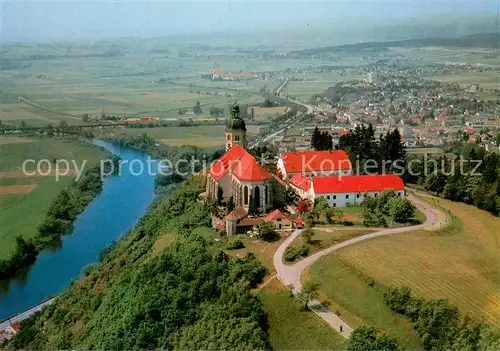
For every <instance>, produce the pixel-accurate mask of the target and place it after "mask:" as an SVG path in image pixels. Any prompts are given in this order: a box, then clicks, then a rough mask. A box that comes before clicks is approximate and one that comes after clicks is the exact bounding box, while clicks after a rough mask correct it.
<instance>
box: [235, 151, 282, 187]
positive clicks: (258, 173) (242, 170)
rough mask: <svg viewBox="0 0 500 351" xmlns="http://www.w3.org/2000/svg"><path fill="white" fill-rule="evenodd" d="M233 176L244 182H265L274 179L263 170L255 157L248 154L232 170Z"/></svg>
mask: <svg viewBox="0 0 500 351" xmlns="http://www.w3.org/2000/svg"><path fill="white" fill-rule="evenodd" d="M232 171H233V175H234V176H235V177H236V178H238V179H239V180H243V181H253V182H258V181H264V180H269V179H271V178H272V176H271V174H269V172H268V171H266V170H265V169H264V168H262V167H261V166H260V165H259V164H258V163H257V160H256V159H255V157H253V156H252V155H250V154H249V153H248V152H245V154H244V155H243V156H242V157H241V158H240V160H239V161H238V162H237V163H236V164H235V165H234V166H233V168H232Z"/></svg>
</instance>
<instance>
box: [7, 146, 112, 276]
mask: <svg viewBox="0 0 500 351" xmlns="http://www.w3.org/2000/svg"><path fill="white" fill-rule="evenodd" d="M9 138H10V139H9V140H8V141H11V143H7V144H6V145H3V146H2V155H3V156H2V162H1V164H0V166H1V167H0V168H1V169H2V178H1V184H2V187H3V188H8V189H14V188H15V189H18V188H19V190H22V188H23V187H27V186H28V185H29V191H28V192H27V193H24V194H17V193H16V192H4V193H3V194H2V195H0V200H1V202H2V204H4V203H7V204H8V206H2V209H1V211H0V223H1V224H2V225H1V226H2V234H1V236H0V242H1V243H2V245H1V246H2V250H0V251H1V252H0V281H1V280H5V279H8V278H12V277H14V276H15V275H16V274H18V273H19V272H20V271H22V270H25V269H26V268H27V267H29V266H30V265H31V264H33V262H34V261H35V260H36V257H37V256H38V254H39V253H40V252H41V251H42V250H44V249H46V248H50V247H57V246H58V245H60V242H61V235H63V234H70V233H71V231H72V223H73V221H74V220H75V218H76V216H77V215H78V214H79V213H81V212H82V211H83V210H84V208H85V207H86V205H87V204H88V203H90V202H91V201H92V200H93V199H94V198H95V196H96V195H97V194H98V193H100V191H101V189H102V181H101V178H100V169H99V163H100V160H101V159H104V158H109V156H110V155H111V154H110V153H109V152H105V151H104V150H102V149H101V148H99V147H97V146H95V145H92V146H90V145H88V143H87V142H85V141H84V140H81V139H79V138H17V137H9ZM16 139H19V142H18V141H17V140H16ZM25 164H26V168H25V171H9V170H15V169H21V168H23V169H24V165H25ZM68 165H69V167H72V168H67V167H68ZM21 166H22V167H21ZM61 167H62V168H64V169H61ZM56 168H57V169H56ZM51 169H52V172H50V170H51ZM75 179H76V180H77V181H75ZM24 184H27V185H24ZM15 189H14V190H15ZM20 195H21V196H20Z"/></svg>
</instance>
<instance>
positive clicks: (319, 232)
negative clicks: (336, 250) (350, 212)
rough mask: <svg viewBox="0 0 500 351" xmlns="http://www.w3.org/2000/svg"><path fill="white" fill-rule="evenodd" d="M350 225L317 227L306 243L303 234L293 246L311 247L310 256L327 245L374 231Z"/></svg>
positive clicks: (298, 247)
mask: <svg viewBox="0 0 500 351" xmlns="http://www.w3.org/2000/svg"><path fill="white" fill-rule="evenodd" d="M348 228H349V227H333V226H332V227H321V228H315V229H314V230H313V232H314V235H313V237H312V238H311V240H310V241H309V243H306V242H305V240H304V238H303V237H302V236H299V237H298V238H296V239H295V240H294V241H293V243H292V245H290V246H291V247H293V248H296V249H300V248H301V247H302V246H303V245H306V246H307V247H308V248H309V256H310V255H312V254H314V253H315V252H318V251H321V250H323V249H325V248H327V247H330V246H333V245H335V244H338V243H341V242H342V241H346V240H349V239H352V238H355V237H357V236H360V235H364V234H368V233H372V232H374V230H371V229H369V228H363V229H348Z"/></svg>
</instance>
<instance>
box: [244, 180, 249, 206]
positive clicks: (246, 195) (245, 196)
mask: <svg viewBox="0 0 500 351" xmlns="http://www.w3.org/2000/svg"><path fill="white" fill-rule="evenodd" d="M243 204H245V205H248V186H246V185H245V186H244V187H243Z"/></svg>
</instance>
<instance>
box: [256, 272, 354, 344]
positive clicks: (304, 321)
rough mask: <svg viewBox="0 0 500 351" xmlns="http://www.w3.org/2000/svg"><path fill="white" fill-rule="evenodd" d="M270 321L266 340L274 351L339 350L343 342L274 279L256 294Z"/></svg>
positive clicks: (341, 338) (339, 336) (340, 337)
mask: <svg viewBox="0 0 500 351" xmlns="http://www.w3.org/2000/svg"><path fill="white" fill-rule="evenodd" d="M257 296H258V297H259V299H260V301H261V302H262V308H263V309H264V311H265V312H266V313H267V316H268V320H269V339H270V342H271V345H272V346H273V348H274V349H276V350H341V349H343V347H344V343H345V340H344V338H343V337H342V336H341V335H339V334H338V333H336V332H334V331H333V330H331V329H330V327H329V326H328V325H327V324H326V323H325V322H323V321H322V320H321V319H320V318H318V316H316V315H315V314H314V313H313V312H311V311H309V310H304V309H303V308H302V306H301V305H300V303H299V302H298V301H297V300H296V299H294V298H293V297H291V296H290V292H288V291H287V290H286V289H285V288H284V287H283V286H282V285H281V283H280V282H279V281H278V280H276V279H273V280H272V281H271V282H270V283H269V284H268V285H266V286H265V287H264V288H263V289H262V290H260V291H259V293H258V295H257Z"/></svg>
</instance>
